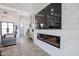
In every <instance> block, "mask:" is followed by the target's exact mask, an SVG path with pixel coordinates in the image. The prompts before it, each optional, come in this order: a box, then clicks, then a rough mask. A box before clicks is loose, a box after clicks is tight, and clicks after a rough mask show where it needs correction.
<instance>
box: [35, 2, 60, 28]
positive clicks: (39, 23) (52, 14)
mask: <svg viewBox="0 0 79 59" xmlns="http://www.w3.org/2000/svg"><path fill="white" fill-rule="evenodd" d="M35 27H36V29H61V3H51V4H49V5H48V6H47V7H45V8H44V9H42V10H41V11H40V12H38V13H37V14H36V15H35Z"/></svg>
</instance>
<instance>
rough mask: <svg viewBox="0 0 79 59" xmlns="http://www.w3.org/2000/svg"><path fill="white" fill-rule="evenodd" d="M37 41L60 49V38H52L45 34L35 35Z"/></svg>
mask: <svg viewBox="0 0 79 59" xmlns="http://www.w3.org/2000/svg"><path fill="white" fill-rule="evenodd" d="M37 39H39V40H41V41H43V42H46V43H48V44H50V45H53V46H55V47H57V48H60V37H59V36H53V35H47V34H40V33H38V34H37Z"/></svg>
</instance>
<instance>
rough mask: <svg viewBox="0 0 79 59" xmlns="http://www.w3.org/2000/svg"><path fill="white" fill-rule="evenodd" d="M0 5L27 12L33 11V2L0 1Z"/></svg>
mask: <svg viewBox="0 0 79 59" xmlns="http://www.w3.org/2000/svg"><path fill="white" fill-rule="evenodd" d="M0 5H4V6H7V7H11V8H15V9H18V10H22V11H26V12H27V13H32V12H33V8H32V3H0Z"/></svg>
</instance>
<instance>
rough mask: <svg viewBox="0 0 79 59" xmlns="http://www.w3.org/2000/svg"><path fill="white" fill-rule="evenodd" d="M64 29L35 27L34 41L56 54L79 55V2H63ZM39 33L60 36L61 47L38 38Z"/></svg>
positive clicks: (51, 53) (48, 51)
mask: <svg viewBox="0 0 79 59" xmlns="http://www.w3.org/2000/svg"><path fill="white" fill-rule="evenodd" d="M61 21H62V29H61V30H54V29H49V30H42V29H35V32H34V43H35V44H36V45H37V46H39V47H40V48H42V49H43V50H45V51H46V52H47V53H49V54H50V55H54V56H60V55H61V56H69V55H70V56H72V55H74V56H75V55H76V56H77V55H79V4H75V3H63V4H62V19H61ZM37 33H43V34H49V35H55V36H60V37H61V38H60V39H61V41H60V49H58V48H56V47H54V46H52V45H50V44H48V43H45V42H43V41H41V40H38V39H37Z"/></svg>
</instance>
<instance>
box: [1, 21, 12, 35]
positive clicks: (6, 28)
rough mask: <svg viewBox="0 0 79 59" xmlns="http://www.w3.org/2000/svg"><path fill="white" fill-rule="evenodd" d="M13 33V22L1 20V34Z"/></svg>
mask: <svg viewBox="0 0 79 59" xmlns="http://www.w3.org/2000/svg"><path fill="white" fill-rule="evenodd" d="M12 33H13V23H8V22H2V35H4V34H12Z"/></svg>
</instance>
